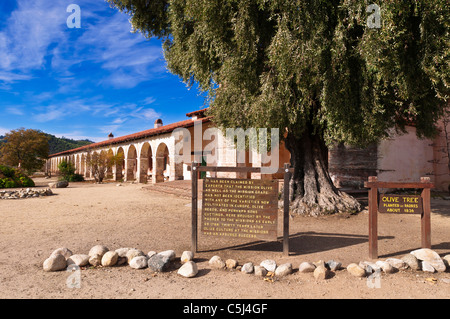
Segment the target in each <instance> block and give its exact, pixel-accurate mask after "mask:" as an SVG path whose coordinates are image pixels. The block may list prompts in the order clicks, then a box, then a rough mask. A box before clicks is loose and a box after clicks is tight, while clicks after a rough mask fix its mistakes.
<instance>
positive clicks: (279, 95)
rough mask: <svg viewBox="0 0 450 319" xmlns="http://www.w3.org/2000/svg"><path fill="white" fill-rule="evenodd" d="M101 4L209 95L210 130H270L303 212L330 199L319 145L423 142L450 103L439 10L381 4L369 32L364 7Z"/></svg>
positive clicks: (430, 4) (437, 0) (443, 10)
mask: <svg viewBox="0 0 450 319" xmlns="http://www.w3.org/2000/svg"><path fill="white" fill-rule="evenodd" d="M108 1H109V2H110V3H111V4H112V5H113V6H115V7H117V8H118V9H119V10H121V11H124V12H126V13H128V14H130V15H131V20H130V21H131V24H132V26H133V29H134V30H135V31H139V32H141V33H142V34H143V35H144V36H146V37H159V38H161V39H162V40H163V42H164V45H163V47H164V54H165V59H166V61H167V66H168V69H169V70H170V71H171V72H172V73H174V74H177V75H179V76H180V77H181V78H182V79H183V81H184V82H186V83H187V84H188V85H190V86H192V85H194V84H195V83H197V84H198V85H199V87H200V89H201V90H202V91H204V92H207V93H208V97H209V100H208V102H209V104H210V106H211V107H210V111H209V113H210V115H213V116H214V122H216V124H217V125H218V126H219V127H222V128H227V127H242V128H244V129H246V128H250V127H255V128H257V127H265V128H279V129H280V132H281V136H280V138H281V139H284V140H285V142H286V147H287V148H288V150H289V151H290V152H291V163H292V164H293V166H294V168H295V173H294V177H293V184H292V185H291V186H292V187H293V191H294V193H295V194H296V195H298V197H299V198H300V200H301V201H302V203H303V204H306V206H308V207H309V208H311V207H312V206H317V205H319V206H321V205H322V204H323V203H322V204H321V203H320V202H321V201H324V200H325V199H323V200H321V199H318V198H317V196H312V194H317V193H320V192H322V191H324V189H327V188H328V189H329V190H330V192H329V191H326V194H327V195H326V197H327V198H328V199H326V200H327V201H329V198H334V197H333V196H334V195H330V194H331V192H333V193H338V192H337V191H336V190H335V189H333V186H332V185H328V186H325V187H324V185H325V184H332V183H331V181H330V178H329V176H328V173H327V172H325V170H326V169H325V168H324V167H323V166H324V164H323V161H324V158H323V156H322V155H320V154H324V152H325V149H326V145H330V144H332V143H334V142H347V143H350V144H354V145H359V146H363V145H367V144H369V143H372V142H375V141H378V140H379V139H380V138H383V137H386V136H387V135H388V134H389V132H390V130H391V129H392V128H395V129H396V130H397V131H398V132H402V131H404V130H405V126H406V125H408V124H412V123H413V124H414V125H415V127H416V129H417V130H416V132H417V135H418V136H419V137H432V136H434V135H435V134H436V133H437V126H436V123H437V120H438V119H439V118H440V117H441V116H442V114H443V110H444V108H445V106H446V105H447V102H448V98H449V81H450V79H449V77H450V70H449V61H450V50H449V40H450V38H449V37H450V35H449V23H450V22H449V19H448V17H449V6H448V1H447V0H422V1H420V0H414V1H413V0H409V1H396V0H392V1H382V2H380V3H379V8H380V12H379V21H380V25H379V27H373V24H372V25H371V24H370V23H368V20H369V19H371V15H372V14H373V13H374V12H373V11H371V10H369V9H370V8H372V7H373V6H369V5H371V4H372V1H367V0H326V1H325V0H311V1H301V0H283V1H281V0H272V1H269V0H218V1H211V0H149V1H141V0H108ZM376 13H377V12H375V14H376ZM305 154H306V155H305ZM318 162H320V163H322V164H317V163H318ZM308 163H309V164H308ZM325 166H326V165H325ZM319 171H320V172H319ZM314 175H315V176H316V177H314ZM320 176H322V177H320ZM314 179H315V181H314ZM308 194H309V195H308ZM310 195H311V196H310ZM339 196H341V195H339ZM331 202H332V203H331V204H330V205H325V206H327V208H326V209H325V210H327V211H328V210H330V207H332V206H333V205H334V206H336V207H337V206H339V205H337V204H336V203H337V202H338V200H337V198H334V199H332V200H331ZM355 205H356V204H352V205H350V206H353V207H355ZM297 206H298V207H300V206H302V205H300V206H299V205H297ZM303 206H305V205H303ZM344 206H346V205H344ZM341 208H345V207H341Z"/></svg>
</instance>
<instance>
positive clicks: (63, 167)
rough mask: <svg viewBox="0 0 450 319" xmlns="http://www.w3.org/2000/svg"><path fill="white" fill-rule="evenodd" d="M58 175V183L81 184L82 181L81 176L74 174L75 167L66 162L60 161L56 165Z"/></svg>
mask: <svg viewBox="0 0 450 319" xmlns="http://www.w3.org/2000/svg"><path fill="white" fill-rule="evenodd" d="M58 170H59V174H60V175H61V177H60V178H59V180H60V181H67V182H82V181H84V178H83V175H80V174H75V166H74V165H73V164H72V163H69V162H67V161H62V162H61V163H59V165H58Z"/></svg>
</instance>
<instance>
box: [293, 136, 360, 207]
mask: <svg viewBox="0 0 450 319" xmlns="http://www.w3.org/2000/svg"><path fill="white" fill-rule="evenodd" d="M285 143H286V147H287V149H288V150H289V151H290V153H291V165H292V166H293V167H294V174H293V175H292V177H291V180H290V184H289V187H290V194H291V198H290V203H291V205H290V206H291V207H290V209H291V211H292V212H293V213H295V214H300V215H311V216H319V215H324V214H331V213H337V212H358V211H360V210H361V205H360V204H359V203H358V201H357V200H356V199H354V198H353V197H351V196H350V195H348V194H346V193H344V192H341V191H339V190H338V189H337V188H336V187H335V186H334V185H333V182H332V181H331V178H330V175H329V173H328V168H327V148H326V146H325V143H324V141H323V139H322V138H321V137H320V136H317V135H313V134H311V133H310V132H309V131H305V133H304V134H303V136H302V137H301V138H297V137H295V136H293V135H292V134H288V136H287V138H286V142H285Z"/></svg>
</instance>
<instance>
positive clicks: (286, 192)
mask: <svg viewBox="0 0 450 319" xmlns="http://www.w3.org/2000/svg"><path fill="white" fill-rule="evenodd" d="M289 167H290V165H289V164H287V163H285V164H284V185H283V188H284V205H283V255H285V256H289V179H290V175H291V174H290V172H289Z"/></svg>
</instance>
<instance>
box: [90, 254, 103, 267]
mask: <svg viewBox="0 0 450 319" xmlns="http://www.w3.org/2000/svg"><path fill="white" fill-rule="evenodd" d="M89 264H90V265H91V266H94V267H97V266H100V265H101V264H102V256H100V255H94V256H90V257H89Z"/></svg>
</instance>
